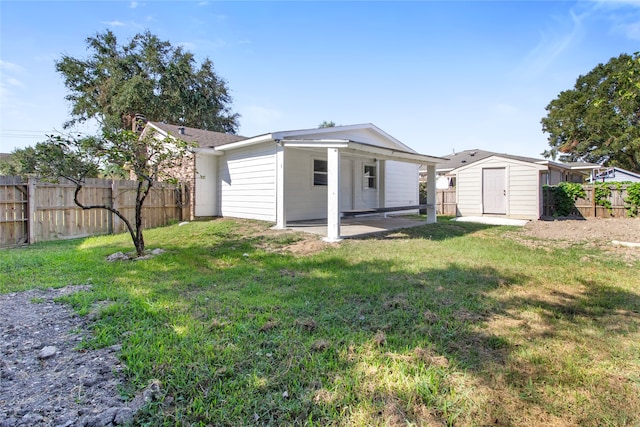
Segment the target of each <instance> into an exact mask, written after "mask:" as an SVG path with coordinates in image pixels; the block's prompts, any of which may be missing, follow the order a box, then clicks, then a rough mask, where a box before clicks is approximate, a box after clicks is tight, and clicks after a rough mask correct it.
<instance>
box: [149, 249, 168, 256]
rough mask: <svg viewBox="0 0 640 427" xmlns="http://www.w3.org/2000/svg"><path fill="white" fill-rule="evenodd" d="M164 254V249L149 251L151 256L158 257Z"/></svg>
mask: <svg viewBox="0 0 640 427" xmlns="http://www.w3.org/2000/svg"><path fill="white" fill-rule="evenodd" d="M165 252H167V251H165V250H164V249H160V248H157V249H154V250H152V251H151V255H160V254H163V253H165Z"/></svg>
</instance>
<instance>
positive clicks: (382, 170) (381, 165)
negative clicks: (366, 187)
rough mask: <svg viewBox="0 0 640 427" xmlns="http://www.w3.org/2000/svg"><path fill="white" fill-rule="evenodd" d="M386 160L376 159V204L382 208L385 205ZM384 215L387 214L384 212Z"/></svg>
mask: <svg viewBox="0 0 640 427" xmlns="http://www.w3.org/2000/svg"><path fill="white" fill-rule="evenodd" d="M386 166H387V162H386V161H385V160H378V172H377V174H378V206H380V207H382V208H386V207H387V186H386V185H385V184H386V182H387V177H386V174H387V170H386V169H387V168H386ZM384 217H385V218H386V217H387V214H386V213H385V214H384Z"/></svg>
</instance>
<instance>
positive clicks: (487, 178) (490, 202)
mask: <svg viewBox="0 0 640 427" xmlns="http://www.w3.org/2000/svg"><path fill="white" fill-rule="evenodd" d="M505 176H506V169H505V168H495V169H483V170H482V206H483V213H486V214H506V213H507V188H506V179H505Z"/></svg>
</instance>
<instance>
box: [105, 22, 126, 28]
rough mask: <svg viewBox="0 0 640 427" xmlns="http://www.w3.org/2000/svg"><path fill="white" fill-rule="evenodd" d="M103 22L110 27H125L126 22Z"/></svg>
mask: <svg viewBox="0 0 640 427" xmlns="http://www.w3.org/2000/svg"><path fill="white" fill-rule="evenodd" d="M102 24H104V25H108V26H110V27H124V26H126V24H125V23H124V22H120V21H102Z"/></svg>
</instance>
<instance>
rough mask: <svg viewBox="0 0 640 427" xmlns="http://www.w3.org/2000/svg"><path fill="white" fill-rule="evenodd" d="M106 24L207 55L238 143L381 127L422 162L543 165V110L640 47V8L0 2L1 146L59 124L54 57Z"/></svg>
mask: <svg viewBox="0 0 640 427" xmlns="http://www.w3.org/2000/svg"><path fill="white" fill-rule="evenodd" d="M106 30H111V31H113V32H114V33H115V35H116V36H117V38H118V41H119V43H120V44H124V43H126V42H127V41H129V40H130V39H131V38H132V37H133V36H134V35H136V34H138V33H142V32H144V31H147V30H149V31H150V32H151V33H152V34H154V35H156V36H158V37H159V38H160V39H161V40H166V41H169V42H170V43H171V44H172V45H173V46H182V47H183V48H184V49H186V50H188V51H190V52H192V53H193V54H194V55H195V58H196V61H197V62H198V63H201V62H202V61H204V60H205V59H206V58H208V59H210V60H211V61H213V63H214V67H215V72H216V73H217V75H218V76H220V77H222V78H223V79H224V80H226V82H227V86H228V88H229V89H230V91H231V96H232V98H233V104H232V110H233V112H236V113H239V114H240V116H241V117H240V120H239V122H240V128H239V131H238V133H239V134H240V135H243V136H248V137H250V136H255V135H260V134H265V133H269V132H276V131H282V130H294V129H310V128H316V127H318V125H320V123H322V122H323V121H333V122H334V123H336V124H337V125H351V124H361V123H373V124H374V125H376V126H377V127H379V128H380V129H382V130H383V131H385V132H386V133H388V134H390V135H391V136H393V137H395V138H397V139H398V140H400V141H401V142H403V143H404V144H406V145H408V146H409V147H411V148H413V149H414V150H416V151H418V152H420V153H422V154H427V155H435V156H441V155H447V154H451V153H452V152H458V151H462V150H467V149H474V148H479V149H483V150H487V151H494V152H498V153H507V154H513V155H521V156H529V157H536V158H542V156H541V153H542V152H543V151H544V150H546V149H547V148H548V143H547V136H546V135H545V134H544V133H543V132H542V128H541V125H540V119H541V118H543V117H544V116H545V115H546V111H545V107H546V106H547V105H548V104H549V102H551V101H552V100H553V99H555V98H556V97H557V96H558V95H559V93H560V92H561V91H563V90H569V89H571V88H572V87H573V85H574V84H575V81H576V79H577V78H578V76H580V75H584V74H586V73H588V72H589V71H591V70H592V69H593V68H594V67H595V66H597V65H598V64H600V63H606V62H607V61H609V59H611V58H612V57H617V56H619V55H620V54H622V53H627V54H631V53H634V52H637V51H640V1H578V2H575V1H491V2H484V1H447V2H438V1H408V2H402V1H393V2H384V1H351V2H346V1H315V2H314V1H279V2H271V1H256V2H250V1H233V2H231V1H180V2H175V1H152V0H149V1H102V2H100V1H28V0H26V1H25V0H22V1H7V0H0V152H11V151H13V150H14V149H16V148H23V147H26V146H32V145H35V144H36V143H37V142H40V141H43V140H45V139H46V136H45V135H47V134H51V133H54V132H60V131H64V129H63V128H62V124H63V123H64V122H66V121H67V120H69V119H70V111H71V105H70V104H69V103H68V101H66V100H65V96H66V95H67V94H68V93H69V92H68V91H67V89H66V87H65V86H64V81H63V79H62V76H61V75H60V74H58V73H57V72H56V71H55V62H56V61H58V60H60V59H61V58H62V57H63V55H68V56H71V57H74V58H78V59H85V58H87V55H88V54H89V53H88V50H87V45H86V39H87V37H91V36H95V35H96V34H98V33H103V32H105V31H106ZM77 131H80V132H87V133H95V126H85V127H82V128H79V129H77Z"/></svg>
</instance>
